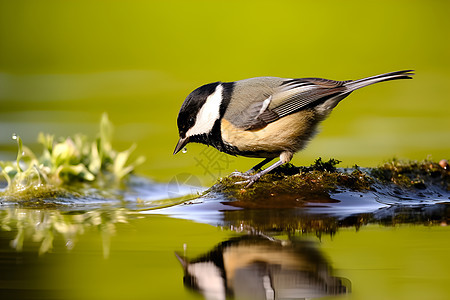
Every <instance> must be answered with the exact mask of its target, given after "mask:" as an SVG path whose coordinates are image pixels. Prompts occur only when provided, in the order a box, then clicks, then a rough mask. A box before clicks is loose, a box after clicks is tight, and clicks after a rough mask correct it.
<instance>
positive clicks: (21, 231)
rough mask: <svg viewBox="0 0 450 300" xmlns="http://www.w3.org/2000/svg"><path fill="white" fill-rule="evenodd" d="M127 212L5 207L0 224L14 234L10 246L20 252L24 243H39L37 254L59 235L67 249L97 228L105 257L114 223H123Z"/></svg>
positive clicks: (120, 210)
mask: <svg viewBox="0 0 450 300" xmlns="http://www.w3.org/2000/svg"><path fill="white" fill-rule="evenodd" d="M128 215H129V211H128V210H126V209H120V208H119V209H98V210H92V211H88V212H70V213H69V212H64V211H59V210H40V209H23V208H9V209H5V210H0V220H1V221H0V227H1V230H2V231H12V232H14V233H15V238H14V239H13V240H12V241H11V242H10V246H11V247H12V248H14V249H16V250H17V251H22V250H23V249H24V247H25V245H26V244H28V243H35V244H38V245H39V250H38V251H39V254H40V255H42V254H44V253H46V252H49V251H50V250H51V249H52V248H53V241H54V240H55V239H58V238H62V239H63V241H64V244H65V246H66V248H67V249H68V250H71V249H72V248H73V247H74V246H75V243H76V240H77V238H78V237H79V236H80V235H82V234H83V233H84V232H85V231H86V230H88V229H89V228H97V230H98V231H99V232H100V234H101V238H102V246H103V256H104V257H108V256H109V252H110V239H111V236H112V235H114V233H115V228H116V223H127V218H128Z"/></svg>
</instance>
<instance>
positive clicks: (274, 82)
mask: <svg viewBox="0 0 450 300" xmlns="http://www.w3.org/2000/svg"><path fill="white" fill-rule="evenodd" d="M410 72H411V70H407V71H398V72H392V73H386V74H382V75H378V76H373V77H368V78H363V79H359V80H354V81H353V80H348V81H334V80H328V79H322V78H299V79H285V78H278V77H259V78H250V79H245V80H240V81H235V82H215V83H210V84H206V85H204V86H201V87H199V88H197V89H196V90H194V91H193V92H192V93H190V94H189V95H188V96H187V98H186V100H185V101H184V103H183V105H182V106H181V109H180V112H179V114H178V120H177V122H178V130H179V134H180V139H179V141H178V144H177V146H176V148H175V151H174V154H175V153H177V152H179V151H180V150H181V149H182V148H183V147H184V146H185V145H186V144H187V143H189V142H195V143H202V144H206V145H211V146H213V147H215V148H217V149H218V150H220V151H222V152H225V153H228V154H231V155H243V156H248V157H260V158H265V159H264V161H262V162H261V163H259V164H257V165H256V166H254V167H253V168H252V169H250V170H249V171H248V172H246V173H244V174H242V173H240V175H239V176H241V177H244V178H245V179H246V181H245V182H248V185H251V184H253V183H254V182H255V181H256V180H258V179H259V178H260V177H261V176H262V175H264V174H266V173H267V172H269V171H271V170H273V169H274V168H276V167H278V166H280V165H282V164H284V163H287V162H289V161H290V160H291V159H292V156H293V154H294V153H296V152H297V151H300V150H301V149H303V148H304V147H305V146H306V144H307V142H308V141H309V140H310V139H311V138H312V137H313V136H314V134H315V132H316V128H317V125H318V124H319V123H320V122H321V121H323V120H324V119H325V118H326V117H327V116H328V115H329V114H330V112H331V111H332V109H333V108H334V107H335V106H336V105H337V104H338V103H339V102H340V101H341V100H342V99H344V98H345V97H347V96H348V95H350V93H351V92H353V91H354V90H357V89H360V88H362V87H365V86H368V85H371V84H374V83H377V82H382V81H388V80H395V79H406V78H411V76H412V75H413V74H412V73H410ZM275 157H280V160H279V161H278V162H276V163H274V164H273V165H271V166H270V167H268V168H266V169H265V170H264V171H261V172H259V173H257V174H255V175H250V173H251V172H253V171H257V170H258V169H259V168H261V167H262V166H264V165H265V164H267V163H268V162H270V161H271V160H273V159H274V158H275Z"/></svg>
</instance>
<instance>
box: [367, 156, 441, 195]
mask: <svg viewBox="0 0 450 300" xmlns="http://www.w3.org/2000/svg"><path fill="white" fill-rule="evenodd" d="M370 173H371V175H372V176H373V177H374V178H376V179H377V180H379V181H381V182H383V183H393V184H396V185H398V186H401V187H415V188H417V189H426V188H427V185H439V186H442V187H443V188H444V189H445V190H447V191H449V188H450V185H449V183H450V172H449V170H448V168H447V169H445V168H443V167H441V166H440V165H439V163H436V162H433V161H431V160H428V159H427V160H423V161H402V160H398V159H393V160H392V161H390V162H387V163H384V164H383V165H381V166H380V167H378V168H375V169H372V170H371V172H370Z"/></svg>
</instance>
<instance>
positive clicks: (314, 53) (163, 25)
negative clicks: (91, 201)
mask: <svg viewBox="0 0 450 300" xmlns="http://www.w3.org/2000/svg"><path fill="white" fill-rule="evenodd" d="M449 11H450V2H449V1H410V0H404V1H261V0H259V1H92V0H90V1H80V0H77V1H59V0H55V1H47V0H46V1H44V0H42V1H19V0H15V1H7V0H2V1H0V151H1V152H0V159H13V158H14V151H15V143H14V142H13V141H12V140H11V135H12V133H17V134H19V135H20V136H21V137H22V138H23V140H24V143H25V144H28V145H32V147H33V149H36V150H38V149H39V146H38V145H36V137H37V134H38V132H40V131H44V132H48V133H54V134H56V135H61V136H67V135H70V134H74V133H76V132H83V133H86V134H88V135H90V136H92V137H94V136H95V134H96V132H97V127H98V122H99V120H100V116H101V113H102V112H108V114H109V116H110V119H111V120H112V122H113V123H114V124H115V129H116V130H115V146H116V148H118V149H119V150H123V149H125V148H127V147H129V146H130V144H132V143H136V144H137V145H138V148H137V150H136V152H135V154H136V155H145V156H146V157H147V161H146V163H145V164H144V165H143V166H141V168H140V169H139V170H138V172H139V173H141V174H144V175H147V176H150V177H152V178H155V179H156V180H158V181H169V180H170V179H171V178H172V177H173V176H175V175H177V174H180V173H193V174H195V175H196V176H197V177H199V178H200V180H201V182H202V184H205V185H208V184H211V183H212V182H214V180H215V179H216V178H217V177H219V176H223V175H226V174H228V173H229V172H231V171H233V170H234V169H239V170H241V171H243V170H246V169H248V168H249V167H250V166H252V165H254V164H256V163H257V162H259V160H257V159H248V158H236V157H228V156H227V157H225V155H224V154H219V153H218V152H217V151H216V150H214V149H211V148H205V146H202V145H189V146H188V150H189V151H188V152H187V153H186V154H181V153H180V154H178V155H176V156H172V152H173V148H174V147H175V144H176V141H177V128H176V116H177V114H178V109H179V107H180V105H181V103H182V102H183V100H184V98H185V97H186V96H187V95H188V94H189V92H190V91H192V90H193V89H194V88H196V87H198V86H200V85H202V84H205V83H209V82H213V81H218V80H221V81H234V80H239V79H243V78H248V77H255V76H280V77H313V76H314V77H324V78H330V79H338V80H345V79H358V78H361V77H365V76H371V75H376V74H378V73H384V72H390V71H396V70H402V69H415V70H416V73H417V75H416V76H415V78H414V80H412V81H406V80H405V81H398V82H388V83H382V84H379V85H376V86H372V87H368V88H367V89H363V90H360V91H357V92H355V93H354V94H353V95H352V96H350V97H349V98H347V99H346V100H345V101H343V102H342V103H341V104H340V105H339V106H338V107H337V109H336V110H335V111H334V113H333V114H332V115H331V117H330V118H329V119H328V120H327V121H325V122H324V123H323V124H322V130H321V133H320V134H319V135H318V136H317V138H316V139H315V140H313V142H312V143H311V144H310V145H309V147H308V148H307V149H306V150H305V151H303V152H301V153H300V154H297V155H296V156H295V158H294V160H293V162H294V163H295V164H310V163H312V162H313V160H314V159H315V158H317V157H319V156H321V157H323V158H329V157H334V158H337V159H340V160H342V161H343V163H342V164H341V165H342V166H350V165H353V164H355V163H356V164H358V165H362V166H374V165H377V164H379V163H381V162H382V161H384V160H387V159H389V158H392V157H394V156H396V157H399V158H408V159H424V158H426V157H427V156H428V155H432V157H433V158H434V159H436V160H438V159H441V158H448V153H449V149H450V138H449V137H450V120H449V113H450V105H449V96H448V95H449V94H450V60H449V53H450V36H449V35H450V34H449V28H450V19H449V18H448V12H449ZM205 149H206V150H205Z"/></svg>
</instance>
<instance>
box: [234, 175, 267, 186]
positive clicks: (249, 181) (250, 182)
mask: <svg viewBox="0 0 450 300" xmlns="http://www.w3.org/2000/svg"><path fill="white" fill-rule="evenodd" d="M240 177H242V178H244V179H245V180H242V181H238V182H235V183H234V184H247V185H246V186H245V188H249V187H251V186H252V185H253V184H254V183H255V182H257V181H258V180H259V178H260V177H261V175H259V174H255V175H243V176H240Z"/></svg>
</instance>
